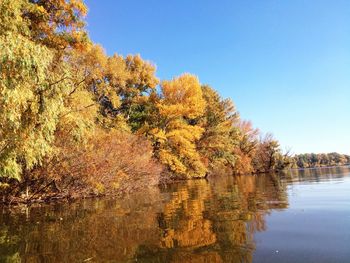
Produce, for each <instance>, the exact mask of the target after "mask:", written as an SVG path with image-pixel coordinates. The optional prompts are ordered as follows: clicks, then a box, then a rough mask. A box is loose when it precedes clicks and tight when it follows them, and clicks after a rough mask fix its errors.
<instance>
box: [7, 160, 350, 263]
mask: <svg viewBox="0 0 350 263" xmlns="http://www.w3.org/2000/svg"><path fill="white" fill-rule="evenodd" d="M0 262H191V263H194V262H269V263H273V262H283V263H288V262H293V263H297V262H317V263H320V262H327V263H329V262H347V263H348V262H350V170H349V168H344V167H343V168H331V169H318V170H306V171H300V172H297V171H293V172H290V173H288V174H284V175H279V176H277V175H264V176H243V177H236V178H233V177H222V178H215V179H211V180H208V181H207V180H195V181H187V182H181V183H177V184H172V185H170V186H167V187H163V188H160V189H159V188H157V187H154V188H152V189H150V190H147V191H143V192H142V193H138V194H134V195H132V196H130V197H128V198H125V199H124V200H87V201H86V200H85V201H80V202H75V203H73V204H56V205H50V206H45V207H36V208H35V207H32V208H30V209H18V208H17V209H12V210H11V211H9V210H5V209H3V210H2V211H1V210H0Z"/></svg>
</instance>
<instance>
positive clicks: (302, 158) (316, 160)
mask: <svg viewBox="0 0 350 263" xmlns="http://www.w3.org/2000/svg"><path fill="white" fill-rule="evenodd" d="M293 159H294V166H295V167H299V168H313V167H325V166H339V165H349V164H350V155H345V154H340V153H336V152H332V153H304V154H298V155H295V156H294V157H293Z"/></svg>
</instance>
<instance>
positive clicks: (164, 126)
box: [147, 74, 206, 178]
mask: <svg viewBox="0 0 350 263" xmlns="http://www.w3.org/2000/svg"><path fill="white" fill-rule="evenodd" d="M161 88H162V98H161V100H160V102H159V103H158V105H157V108H158V112H159V117H158V118H159V121H158V124H157V125H156V127H155V128H153V129H150V130H149V131H147V134H148V135H149V136H150V137H151V138H152V140H153V143H154V146H155V152H156V156H157V157H158V158H159V159H160V161H161V162H162V163H163V164H165V165H166V166H167V167H168V168H169V170H170V171H171V172H173V173H174V174H176V175H177V176H179V177H182V178H193V177H203V176H205V174H206V168H205V165H204V164H203V162H202V160H201V156H200V154H199V152H198V151H197V145H196V143H197V141H198V140H199V139H200V137H201V135H202V134H203V131H204V129H203V128H202V127H200V126H199V125H198V124H197V121H198V119H199V118H200V117H201V116H202V115H203V114H204V111H205V100H204V99H203V96H202V89H201V86H200V84H199V81H198V78H197V77H195V76H193V75H190V74H183V75H181V76H180V77H178V78H174V79H173V80H171V81H163V82H162V84H161Z"/></svg>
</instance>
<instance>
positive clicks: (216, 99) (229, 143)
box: [198, 86, 238, 170]
mask: <svg viewBox="0 0 350 263" xmlns="http://www.w3.org/2000/svg"><path fill="white" fill-rule="evenodd" d="M202 92H203V97H204V99H205V101H206V108H205V113H204V116H203V117H202V118H201V119H200V122H199V123H200V125H201V127H202V128H203V129H204V133H203V135H202V137H201V139H200V140H199V143H198V148H199V151H200V153H201V155H202V156H203V157H204V158H206V159H207V161H206V162H207V163H208V168H209V170H217V169H220V168H221V169H222V168H230V169H232V168H233V167H234V164H235V160H236V157H235V154H234V147H235V146H236V145H237V143H238V141H237V135H236V134H237V132H238V131H237V128H236V127H234V123H235V122H236V121H237V119H238V113H237V112H236V109H235V106H234V104H233V102H232V101H231V100H230V99H222V98H221V97H220V95H219V94H218V92H217V91H215V90H214V89H212V88H211V87H209V86H202Z"/></svg>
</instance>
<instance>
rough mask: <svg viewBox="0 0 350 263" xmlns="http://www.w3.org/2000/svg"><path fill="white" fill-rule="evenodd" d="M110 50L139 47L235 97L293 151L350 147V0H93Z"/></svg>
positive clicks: (161, 70) (93, 19)
mask: <svg viewBox="0 0 350 263" xmlns="http://www.w3.org/2000/svg"><path fill="white" fill-rule="evenodd" d="M86 3H87V5H88V7H89V15H88V17H87V21H88V29H89V32H90V35H91V37H92V39H93V40H94V41H95V42H97V43H100V44H102V45H103V46H104V47H105V49H106V51H107V53H108V54H113V53H115V52H117V53H119V54H123V55H126V54H130V53H131V54H135V53H140V54H141V56H142V57H143V58H144V59H146V60H150V61H152V62H154V63H155V64H156V65H157V76H158V77H159V78H161V79H171V78H172V77H174V76H176V75H179V74H181V73H183V72H190V73H193V74H196V75H198V76H199V79H200V81H201V82H202V83H203V84H204V83H205V84H209V85H211V86H212V87H214V88H215V89H217V90H218V91H219V92H220V93H221V94H222V95H223V96H225V97H230V98H232V99H233V101H234V102H235V104H236V106H237V108H238V110H239V112H240V114H241V116H242V118H244V119H248V120H251V121H252V122H253V124H254V125H255V126H256V127H258V128H260V130H262V131H263V132H272V133H273V134H274V135H275V137H276V138H277V139H279V140H280V142H281V145H282V147H283V148H286V147H291V148H292V151H293V152H294V153H300V152H332V151H337V152H341V153H348V154H350V1H348V0H344V1H342V0H337V1H332V0H328V1H323V0H289V1H287V0H286V1H282V0H274V1H272V0H264V1H260V0H255V1H245V0H241V1H233V0H222V1H220V0H218V1H213V0H169V1H164V0H148V1H144V0H138V1H136V0H103V1H101V0H99V1H98V0H87V1H86Z"/></svg>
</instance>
